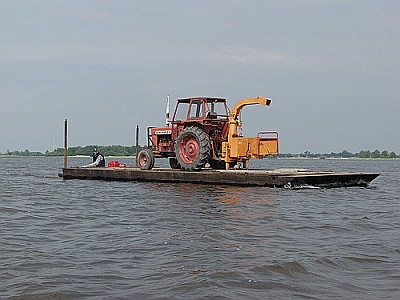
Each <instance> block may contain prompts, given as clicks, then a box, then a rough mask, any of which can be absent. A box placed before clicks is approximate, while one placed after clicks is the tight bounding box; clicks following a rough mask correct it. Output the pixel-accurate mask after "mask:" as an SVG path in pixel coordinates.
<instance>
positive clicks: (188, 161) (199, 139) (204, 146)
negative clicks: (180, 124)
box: [175, 126, 211, 171]
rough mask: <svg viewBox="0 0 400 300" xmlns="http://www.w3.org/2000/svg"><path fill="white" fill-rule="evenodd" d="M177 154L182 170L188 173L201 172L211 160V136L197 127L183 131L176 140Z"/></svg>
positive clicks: (190, 127)
mask: <svg viewBox="0 0 400 300" xmlns="http://www.w3.org/2000/svg"><path fill="white" fill-rule="evenodd" d="M175 154H176V159H177V161H178V164H179V165H180V166H181V168H182V169H184V170H186V171H194V170H200V169H201V168H203V167H204V165H205V164H206V163H207V161H208V159H209V158H210V154H211V139H210V136H209V135H208V134H207V133H205V132H204V130H202V129H201V128H199V127H196V126H189V127H187V128H185V129H183V130H182V132H181V133H180V135H179V136H178V138H177V139H176V144H175Z"/></svg>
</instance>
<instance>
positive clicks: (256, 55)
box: [0, 0, 400, 154]
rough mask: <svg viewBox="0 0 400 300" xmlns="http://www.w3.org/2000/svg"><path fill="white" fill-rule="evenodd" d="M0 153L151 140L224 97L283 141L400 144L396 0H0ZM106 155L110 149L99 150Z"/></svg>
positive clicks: (294, 149) (285, 148) (247, 130)
mask: <svg viewBox="0 0 400 300" xmlns="http://www.w3.org/2000/svg"><path fill="white" fill-rule="evenodd" d="M0 6H1V10H0V40H1V43H0V82H1V84H0V126H1V129H0V152H1V153H5V152H6V151H7V150H10V151H13V150H19V151H24V150H25V149H28V150H29V151H41V152H45V151H46V150H49V151H52V150H53V148H59V147H64V145H63V143H64V120H65V119H67V120H68V146H69V147H73V146H86V145H124V146H131V145H134V144H135V131H136V126H137V125H138V126H139V128H140V138H139V143H140V144H141V145H144V144H146V143H147V138H146V128H147V127H148V126H164V124H165V103H166V97H167V95H170V98H171V106H172V107H171V110H172V109H173V107H174V106H175V100H176V98H182V97H192V96H209V97H224V98H226V99H227V103H228V105H229V107H233V105H234V104H235V103H236V102H237V101H239V100H241V99H243V98H246V97H248V98H251V97H257V96H263V97H267V98H270V99H272V103H271V106H270V107H264V106H261V105H255V106H247V107H245V108H244V109H243V111H242V120H243V135H245V136H255V135H256V134H257V133H258V132H259V131H277V132H279V147H280V152H281V153H303V152H304V151H309V152H311V153H330V152H341V151H342V150H346V151H349V152H353V153H356V152H358V151H360V150H371V151H373V150H375V149H378V150H380V151H383V150H388V151H389V152H390V151H395V152H396V153H397V154H400V130H399V128H400V126H399V124H400V121H399V119H400V101H399V100H400V1H398V0H385V1H375V0H351V1H349V0H343V1H342V0H296V1H285V0H276V1H273V0H269V1H264V0H252V1H250V0H247V1H245V0H243V1H241V0H218V1H214V0H198V1H189V0H165V1H162V0H159V1H155V0H146V1H139V0H138V1H135V0H133V1H123V0H113V1H101V0H98V1H92V0H77V1H75V0H69V1H65V0H47V1H45V0H43V1H42V0H37V1H33V0H25V1H14V0H0ZM105 154H106V153H105Z"/></svg>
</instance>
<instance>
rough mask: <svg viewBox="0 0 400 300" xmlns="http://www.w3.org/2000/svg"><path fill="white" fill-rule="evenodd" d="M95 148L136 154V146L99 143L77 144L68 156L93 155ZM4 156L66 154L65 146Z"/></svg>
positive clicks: (139, 148)
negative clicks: (43, 151) (102, 144)
mask: <svg viewBox="0 0 400 300" xmlns="http://www.w3.org/2000/svg"><path fill="white" fill-rule="evenodd" d="M93 148H98V149H99V151H100V152H101V153H103V154H104V155H105V156H134V155H136V146H120V145H113V146H97V145H88V146H84V147H82V146H77V147H70V148H68V156H92V155H93ZM141 149H142V147H141V146H139V147H138V151H140V150H141ZM0 154H1V155H3V156H51V157H53V156H64V148H57V149H54V150H53V151H51V152H50V151H48V150H47V151H46V152H45V153H42V152H30V151H29V150H25V151H10V150H7V151H6V153H4V154H2V153H0Z"/></svg>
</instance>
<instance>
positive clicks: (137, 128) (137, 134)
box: [136, 125, 139, 167]
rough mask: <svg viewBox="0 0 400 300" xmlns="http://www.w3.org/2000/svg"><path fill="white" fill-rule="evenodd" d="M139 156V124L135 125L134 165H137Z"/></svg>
mask: <svg viewBox="0 0 400 300" xmlns="http://www.w3.org/2000/svg"><path fill="white" fill-rule="evenodd" d="M138 157H139V125H136V167H137V166H138Z"/></svg>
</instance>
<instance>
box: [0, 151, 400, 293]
mask: <svg viewBox="0 0 400 300" xmlns="http://www.w3.org/2000/svg"><path fill="white" fill-rule="evenodd" d="M88 161H90V158H87V159H85V158H69V161H68V164H69V165H70V166H74V165H82V164H84V163H87V162H88ZM119 161H120V162H121V163H126V164H127V165H132V164H133V161H132V160H130V159H125V158H124V159H119ZM157 163H158V164H159V165H160V164H161V165H162V164H163V163H165V162H163V161H162V160H161V161H160V162H157ZM62 164H63V160H62V158H0V189H1V191H0V226H1V227H0V230H1V236H0V245H1V246H0V247H1V257H0V259H1V269H0V275H1V282H0V295H1V299H268V298H270V299H400V172H399V170H400V161H398V160H396V161H358V160H262V161H255V162H253V161H252V163H251V164H252V166H253V167H257V168H268V169H274V168H308V169H311V170H333V171H355V172H378V173H381V176H379V177H378V178H377V179H375V180H374V181H373V182H372V183H371V185H370V187H369V188H358V187H357V188H355V187H354V188H338V189H304V190H287V189H272V188H263V187H248V188H246V187H235V186H218V185H217V186H210V185H193V184H170V183H168V184H167V183H139V182H110V181H82V180H66V181H64V180H63V179H61V178H59V177H58V176H57V174H58V173H59V172H60V171H61V167H62Z"/></svg>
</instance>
